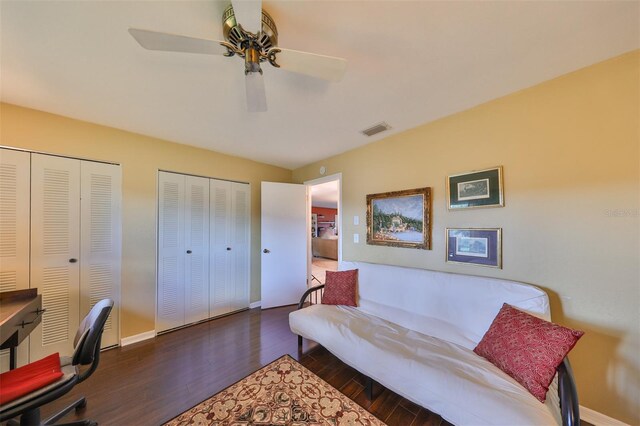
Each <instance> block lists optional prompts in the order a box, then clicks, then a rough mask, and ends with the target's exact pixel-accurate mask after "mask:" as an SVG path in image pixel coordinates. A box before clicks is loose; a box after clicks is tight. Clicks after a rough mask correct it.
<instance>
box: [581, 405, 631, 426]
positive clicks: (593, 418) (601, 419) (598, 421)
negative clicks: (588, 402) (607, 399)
mask: <svg viewBox="0 0 640 426" xmlns="http://www.w3.org/2000/svg"><path fill="white" fill-rule="evenodd" d="M580 420H584V421H585V422H589V423H591V424H592V425H595V426H629V425H628V424H626V423H624V422H621V421H620V420H616V419H614V418H613V417H609V416H607V415H604V414H602V413H599V412H597V411H595V410H592V409H591V408H587V407H584V406H582V405H581V406H580Z"/></svg>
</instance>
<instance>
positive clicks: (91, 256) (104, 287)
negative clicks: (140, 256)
mask: <svg viewBox="0 0 640 426" xmlns="http://www.w3.org/2000/svg"><path fill="white" fill-rule="evenodd" d="M80 172H81V183H80V187H81V188H80V189H81V194H82V197H81V201H80V218H81V231H80V242H81V243H80V244H81V247H80V317H81V318H84V316H85V315H87V314H88V313H89V311H90V310H91V308H92V307H93V305H95V304H96V303H97V302H98V301H100V300H102V299H105V298H109V299H113V300H114V301H115V306H114V308H113V309H112V310H111V314H110V315H109V318H108V319H107V323H106V324H105V327H104V332H103V333H102V347H103V348H104V347H107V346H113V345H117V344H118V343H119V328H120V327H119V319H120V318H119V311H120V309H119V306H120V303H119V300H118V299H119V295H120V259H121V254H120V253H121V232H122V231H121V218H120V204H121V172H120V166H116V165H112V164H102V163H94V162H90V161H82V162H81V164H80Z"/></svg>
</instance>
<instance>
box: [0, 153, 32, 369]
mask: <svg viewBox="0 0 640 426" xmlns="http://www.w3.org/2000/svg"><path fill="white" fill-rule="evenodd" d="M30 162H31V156H30V154H29V153H28V152H21V151H13V150H8V149H1V148H0V291H12V290H24V289H27V288H29V212H30V201H31V200H30V192H31V188H30V179H31V171H30V169H31V164H30ZM28 356H29V340H28V339H27V340H25V341H24V342H22V343H21V344H20V346H18V359H17V364H18V366H20V365H24V364H26V363H28ZM8 369H9V350H3V351H0V371H2V372H4V371H7V370H8Z"/></svg>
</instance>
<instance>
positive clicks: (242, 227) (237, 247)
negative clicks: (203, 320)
mask: <svg viewBox="0 0 640 426" xmlns="http://www.w3.org/2000/svg"><path fill="white" fill-rule="evenodd" d="M250 203H251V192H250V187H249V185H247V184H243V183H235V182H234V183H232V184H231V235H230V241H231V244H230V246H231V258H230V261H231V273H230V277H231V278H230V280H229V282H228V287H227V294H228V295H230V300H229V302H230V305H231V306H230V308H231V310H233V311H237V310H239V309H245V308H248V307H249V217H250V212H251V205H250Z"/></svg>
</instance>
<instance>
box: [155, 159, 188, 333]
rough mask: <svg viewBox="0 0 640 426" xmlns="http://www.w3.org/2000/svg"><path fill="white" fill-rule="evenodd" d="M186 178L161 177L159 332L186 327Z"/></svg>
mask: <svg viewBox="0 0 640 426" xmlns="http://www.w3.org/2000/svg"><path fill="white" fill-rule="evenodd" d="M184 185H185V180H184V176H183V175H178V174H175V173H164V172H160V173H159V175H158V197H159V203H158V314H157V315H158V320H157V327H158V331H164V330H169V329H171V328H175V327H180V326H182V325H184V293H185V292H184V253H185V248H184V205H185V203H184Z"/></svg>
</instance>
